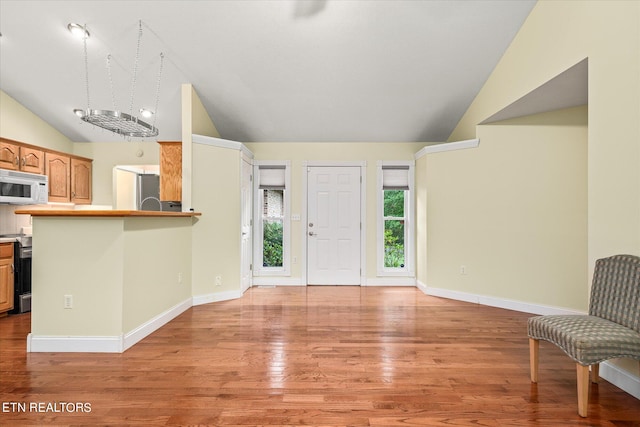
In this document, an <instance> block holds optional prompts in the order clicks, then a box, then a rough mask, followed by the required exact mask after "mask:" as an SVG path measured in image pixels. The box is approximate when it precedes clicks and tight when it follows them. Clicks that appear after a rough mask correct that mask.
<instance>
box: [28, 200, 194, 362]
mask: <svg viewBox="0 0 640 427" xmlns="http://www.w3.org/2000/svg"><path fill="white" fill-rule="evenodd" d="M16 214H29V215H31V220H32V223H33V265H32V312H31V334H29V337H28V338H27V351H29V352H52V351H54V352H60V351H69V352H115V353H120V352H123V351H125V350H126V349H127V348H129V347H131V346H132V345H134V344H135V343H137V342H138V341H140V340H141V339H143V338H144V337H146V336H147V335H149V334H150V333H152V332H153V331H155V330H156V329H158V328H160V327H161V326H162V325H164V324H165V323H167V322H168V321H170V320H171V319H173V318H174V317H176V316H178V315H179V314H181V313H182V312H184V311H185V310H187V309H189V308H190V307H191V305H192V292H191V258H192V257H191V253H192V226H193V224H195V223H196V222H198V217H199V215H200V214H199V213H194V212H155V211H123V210H55V209H20V210H17V211H16Z"/></svg>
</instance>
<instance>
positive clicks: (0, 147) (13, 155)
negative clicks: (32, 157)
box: [0, 140, 20, 171]
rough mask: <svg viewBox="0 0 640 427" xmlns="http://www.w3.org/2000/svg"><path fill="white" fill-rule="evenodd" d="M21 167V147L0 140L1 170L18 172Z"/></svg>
mask: <svg viewBox="0 0 640 427" xmlns="http://www.w3.org/2000/svg"><path fill="white" fill-rule="evenodd" d="M19 166H20V146H19V145H18V144H13V143H11V142H9V141H6V140H0V168H2V169H9V170H13V171H17V170H18V167H19Z"/></svg>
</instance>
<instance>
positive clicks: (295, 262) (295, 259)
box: [293, 256, 298, 264]
mask: <svg viewBox="0 0 640 427" xmlns="http://www.w3.org/2000/svg"><path fill="white" fill-rule="evenodd" d="M293 263H294V264H297V263H298V257H297V256H294V257H293Z"/></svg>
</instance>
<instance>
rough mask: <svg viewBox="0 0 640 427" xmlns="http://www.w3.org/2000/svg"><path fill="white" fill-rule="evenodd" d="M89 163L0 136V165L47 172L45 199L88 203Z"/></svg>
mask: <svg viewBox="0 0 640 427" xmlns="http://www.w3.org/2000/svg"><path fill="white" fill-rule="evenodd" d="M92 162H93V160H91V159H87V158H85V157H79V156H74V155H73V154H65V153H62V152H57V151H53V150H48V149H46V148H40V147H38V146H35V145H30V144H25V143H23V142H19V141H13V140H10V139H6V138H0V168H1V169H9V170H16V171H23V172H30V173H36V174H40V175H47V177H48V178H49V202H61V203H75V204H91V200H92V198H91V197H92V195H91V188H92V174H93V163H92ZM181 163H182V160H181Z"/></svg>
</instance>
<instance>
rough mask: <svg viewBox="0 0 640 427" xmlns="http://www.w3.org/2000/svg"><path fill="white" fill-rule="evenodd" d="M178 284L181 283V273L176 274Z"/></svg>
mask: <svg viewBox="0 0 640 427" xmlns="http://www.w3.org/2000/svg"><path fill="white" fill-rule="evenodd" d="M178 283H182V273H178Z"/></svg>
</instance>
